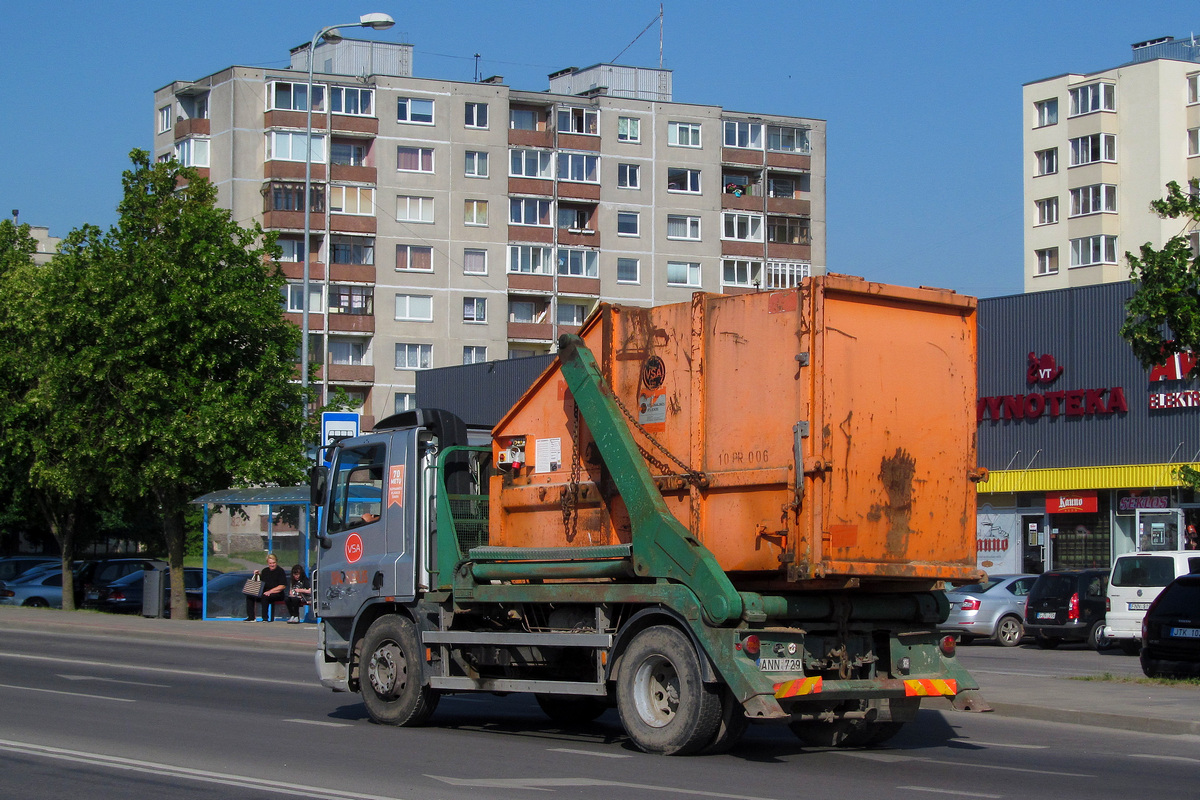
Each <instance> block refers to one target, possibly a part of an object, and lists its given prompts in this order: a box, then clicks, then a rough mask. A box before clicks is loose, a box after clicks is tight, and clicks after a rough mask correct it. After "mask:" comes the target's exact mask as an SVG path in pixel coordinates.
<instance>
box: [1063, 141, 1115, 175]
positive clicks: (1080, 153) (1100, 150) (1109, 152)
mask: <svg viewBox="0 0 1200 800" xmlns="http://www.w3.org/2000/svg"><path fill="white" fill-rule="evenodd" d="M1116 160H1117V137H1116V136H1115V135H1113V134H1111V133H1093V134H1092V135H1091V136H1080V137H1079V138H1077V139H1072V140H1071V166H1072V167H1077V166H1079V165H1081V164H1094V163H1095V162H1097V161H1116Z"/></svg>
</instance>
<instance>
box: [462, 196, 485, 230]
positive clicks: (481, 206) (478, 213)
mask: <svg viewBox="0 0 1200 800" xmlns="http://www.w3.org/2000/svg"><path fill="white" fill-rule="evenodd" d="M487 208H488V204H487V200H465V201H463V224H464V225H482V226H484V227H486V226H487V224H488V221H487Z"/></svg>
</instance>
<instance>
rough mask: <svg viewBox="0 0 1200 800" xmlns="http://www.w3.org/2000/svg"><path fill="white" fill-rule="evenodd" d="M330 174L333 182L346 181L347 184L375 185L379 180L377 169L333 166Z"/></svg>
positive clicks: (350, 165) (314, 168) (346, 165)
mask: <svg viewBox="0 0 1200 800" xmlns="http://www.w3.org/2000/svg"><path fill="white" fill-rule="evenodd" d="M322 169H324V168H322ZM313 171H314V172H315V171H316V167H315V166H314V167H313ZM329 172H330V174H331V175H332V176H333V180H335V181H345V182H347V183H375V182H376V181H377V179H378V170H376V169H375V167H362V166H355V165H352V164H333V165H331V166H330V167H329ZM314 177H315V176H314Z"/></svg>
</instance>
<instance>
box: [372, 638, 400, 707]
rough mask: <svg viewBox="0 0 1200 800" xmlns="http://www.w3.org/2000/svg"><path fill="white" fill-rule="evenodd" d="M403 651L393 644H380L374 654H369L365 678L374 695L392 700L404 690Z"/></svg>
mask: <svg viewBox="0 0 1200 800" xmlns="http://www.w3.org/2000/svg"><path fill="white" fill-rule="evenodd" d="M406 671H407V669H406V665H405V662H404V651H403V650H401V649H400V645H398V644H396V643H395V642H382V643H380V645H379V647H377V648H375V652H374V653H371V661H370V663H369V664H367V677H368V678H369V679H370V681H371V688H372V689H374V690H375V694H377V695H379V696H380V697H382V698H384V699H389V700H390V699H393V698H395V697H396V696H397V694H398V693H399V691H400V690H401V689H403V688H404V675H405V673H406Z"/></svg>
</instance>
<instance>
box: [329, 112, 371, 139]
mask: <svg viewBox="0 0 1200 800" xmlns="http://www.w3.org/2000/svg"><path fill="white" fill-rule="evenodd" d="M318 116H320V117H321V121H322V123H321V124H324V120H325V115H324V114H319V115H318V114H313V126H314V127H315V126H316V125H317V117H318ZM330 127H331V128H332V129H333V130H334V131H344V132H346V133H366V134H370V135H371V136H376V135H378V134H379V120H378V119H376V118H375V117H359V116H353V115H346V114H334V115H333V122H332V123H331V125H330Z"/></svg>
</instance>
